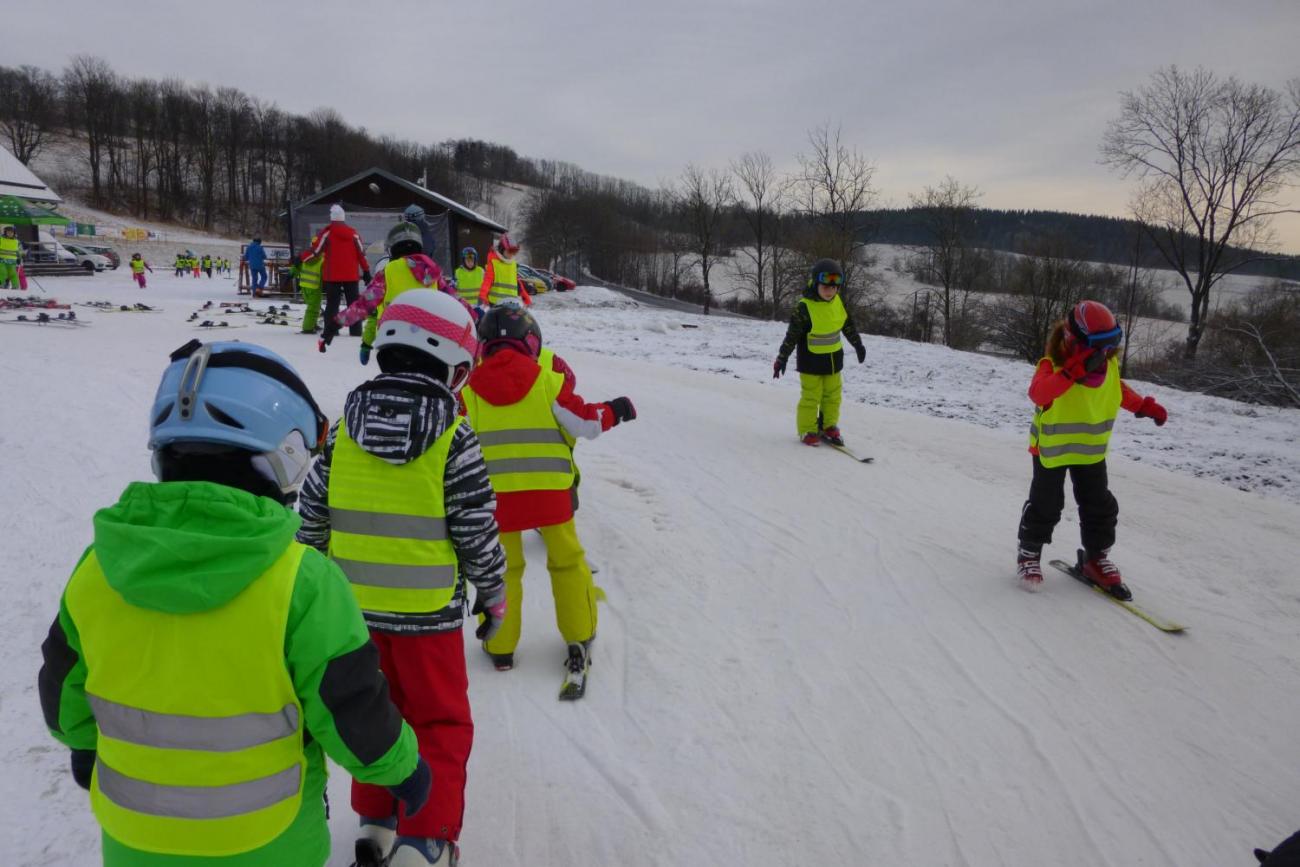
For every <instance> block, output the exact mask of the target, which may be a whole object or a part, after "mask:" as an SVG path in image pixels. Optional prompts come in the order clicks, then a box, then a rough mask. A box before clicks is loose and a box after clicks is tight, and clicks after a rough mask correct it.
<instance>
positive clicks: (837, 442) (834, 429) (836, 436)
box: [822, 425, 844, 446]
mask: <svg viewBox="0 0 1300 867" xmlns="http://www.w3.org/2000/svg"><path fill="white" fill-rule="evenodd" d="M822 439H824V440H826V442H828V443H830V444H831V445H833V446H842V445H844V437H842V436H840V429H839V427H838V426H837V425H831V426H830V427H828V428H826V429H825V430H823V431H822Z"/></svg>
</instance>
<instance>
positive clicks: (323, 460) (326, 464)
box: [297, 422, 339, 554]
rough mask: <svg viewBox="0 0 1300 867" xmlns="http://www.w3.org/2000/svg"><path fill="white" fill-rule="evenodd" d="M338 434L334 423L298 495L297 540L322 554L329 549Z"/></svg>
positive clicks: (337, 425) (336, 423)
mask: <svg viewBox="0 0 1300 867" xmlns="http://www.w3.org/2000/svg"><path fill="white" fill-rule="evenodd" d="M338 433H339V424H338V422H335V423H334V424H333V426H332V427H330V432H329V435H328V436H327V437H326V438H325V448H324V449H323V450H322V451H321V453H320V455H318V456H317V457H316V460H315V462H314V463H313V464H312V465H311V470H310V471H308V473H307V478H306V479H304V480H303V483H302V489H301V491H300V492H299V493H298V517H300V518H302V526H301V527H299V528H298V536H297V539H298V541H299V542H301V543H303V544H304V545H310V546H311V547H313V548H315V549H316V550H317V551H320V552H321V553H322V554H324V553H326V552H327V551H328V550H329V546H330V507H329V488H330V462H331V461H332V460H333V458H334V441H335V439H336V438H337V437H338Z"/></svg>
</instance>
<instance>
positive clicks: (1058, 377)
mask: <svg viewBox="0 0 1300 867" xmlns="http://www.w3.org/2000/svg"><path fill="white" fill-rule="evenodd" d="M1094 377H1095V379H1094ZM1105 379H1106V368H1104V367H1103V368H1102V369H1101V370H1100V371H1098V372H1097V373H1095V374H1092V375H1090V376H1089V377H1087V378H1085V379H1082V380H1080V381H1079V382H1077V383H1076V382H1075V381H1074V380H1072V379H1070V378H1069V377H1068V376H1066V375H1065V373H1064V371H1063V370H1057V368H1056V365H1054V364H1053V363H1052V359H1050V358H1043V359H1040V360H1039V362H1038V367H1037V368H1036V369H1035V370H1034V378H1033V380H1031V381H1030V383H1029V399H1030V400H1032V401H1033V402H1034V406H1041V407H1042V408H1043V409H1047V408H1048V407H1049V406H1051V405H1052V401H1054V400H1056V399H1057V398H1058V397H1060V396H1061V395H1063V394H1065V393H1066V392H1067V391H1069V390H1070V389H1071V388H1072V387H1073V386H1075V385H1078V386H1079V387H1080V388H1096V387H1097V386H1099V385H1101V384H1102V383H1103V382H1104V381H1105ZM1119 393H1120V400H1119V405H1120V407H1121V408H1123V409H1126V410H1128V411H1129V412H1137V411H1138V410H1139V409H1141V407H1142V395H1140V394H1138V393H1137V392H1136V391H1134V390H1133V389H1131V388H1129V385H1128V383H1127V382H1125V381H1124V380H1122V379H1121V380H1120V381H1119ZM1029 453H1030V454H1033V455H1036V454H1038V447H1037V446H1030V447H1029Z"/></svg>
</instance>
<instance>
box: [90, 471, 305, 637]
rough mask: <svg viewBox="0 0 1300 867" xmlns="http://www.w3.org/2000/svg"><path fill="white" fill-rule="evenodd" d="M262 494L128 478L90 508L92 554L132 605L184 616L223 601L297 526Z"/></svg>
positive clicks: (283, 544) (235, 592)
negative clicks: (112, 498)
mask: <svg viewBox="0 0 1300 867" xmlns="http://www.w3.org/2000/svg"><path fill="white" fill-rule="evenodd" d="M301 523H302V522H301V520H300V519H299V518H298V515H297V514H296V513H294V512H292V511H290V510H289V509H286V508H285V507H284V506H282V505H280V504H279V503H277V502H275V501H274V500H271V499H268V498H267V497H259V496H257V495H255V494H250V493H248V492H247V491H241V490H239V489H238V488H230V487H227V486H225V485H218V484H213V483H210V482H132V483H131V484H130V485H129V486H128V487H127V489H126V490H125V491H124V492H123V493H122V497H121V499H120V500H118V502H117V504H116V505H113V506H110V507H108V508H107V509H100V510H99V511H98V512H96V513H95V518H94V527H95V555H96V557H98V558H99V564H100V567H101V568H102V569H103V570H104V575H105V577H106V578H107V579H108V583H109V585H110V586H111V587H112V588H113V589H114V590H116V591H117V592H118V593H120V594H122V598H123V599H125V600H126V601H127V602H129V603H131V604H132V605H135V606H138V607H140V608H148V609H152V610H155V611H166V612H169V613H172V614H191V613H195V612H199V611H208V610H211V609H213V608H218V607H220V606H222V605H225V604H226V603H227V602H229V601H230V600H231V599H233V598H235V596H237V595H239V593H240V592H242V591H243V589H244V588H245V587H247V586H248V585H249V584H251V583H252V582H253V581H254V580H256V579H257V578H258V577H259V576H260V575H261V574H262V573H263V572H265V571H266V569H267V568H268V567H269V566H270V565H271V564H272V563H274V562H275V561H276V560H277V559H279V557H280V556H281V555H282V554H283V553H284V550H285V548H286V547H288V545H289V543H291V542H292V541H293V539H294V534H295V533H297V532H298V527H299V525H300V524H301Z"/></svg>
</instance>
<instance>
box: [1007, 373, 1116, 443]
mask: <svg viewBox="0 0 1300 867" xmlns="http://www.w3.org/2000/svg"><path fill="white" fill-rule="evenodd" d="M1056 369H1059V368H1056ZM1122 399H1123V394H1122V391H1121V388H1120V379H1119V361H1118V360H1117V359H1115V358H1111V359H1110V360H1109V361H1107V363H1106V378H1105V379H1103V380H1102V382H1101V384H1100V385H1098V386H1096V387H1095V388H1090V387H1088V386H1086V385H1083V384H1082V383H1075V384H1074V385H1072V386H1070V388H1069V389H1068V390H1067V391H1066V392H1065V393H1064V394H1062V395H1061V396H1060V397H1058V398H1057V399H1056V400H1054V401H1052V403H1051V405H1050V406H1048V407H1047V408H1046V409H1039V410H1038V411H1037V412H1036V413H1035V414H1034V420H1033V422H1032V423H1031V424H1030V426H1029V445H1030V447H1037V449H1038V460H1039V463H1041V464H1042V465H1043V466H1044V467H1048V468H1052V467H1064V466H1079V465H1083V464H1095V463H1099V462H1100V461H1102V460H1104V459H1105V457H1106V450H1107V449H1108V448H1109V447H1110V433H1111V430H1112V429H1113V428H1114V427H1115V416H1116V414H1118V412H1119V406H1120V402H1121V400H1122Z"/></svg>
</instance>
